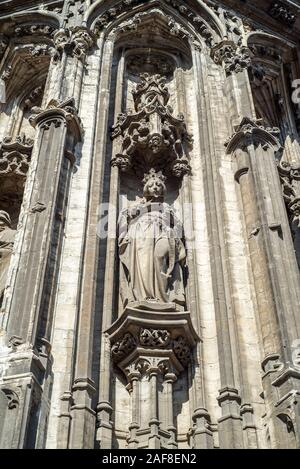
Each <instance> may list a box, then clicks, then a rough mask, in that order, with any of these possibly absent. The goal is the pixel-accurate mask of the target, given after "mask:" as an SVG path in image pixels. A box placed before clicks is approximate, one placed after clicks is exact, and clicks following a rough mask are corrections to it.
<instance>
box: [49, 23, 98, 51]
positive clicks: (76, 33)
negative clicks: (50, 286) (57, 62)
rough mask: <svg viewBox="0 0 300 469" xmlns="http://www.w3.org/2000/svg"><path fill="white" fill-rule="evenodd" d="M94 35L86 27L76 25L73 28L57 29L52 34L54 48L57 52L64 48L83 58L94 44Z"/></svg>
mask: <svg viewBox="0 0 300 469" xmlns="http://www.w3.org/2000/svg"><path fill="white" fill-rule="evenodd" d="M94 39H95V38H94V35H93V34H92V33H91V32H90V31H88V29H87V28H85V27H81V26H78V27H76V28H74V29H73V30H69V29H59V30H58V31H56V32H55V34H54V36H53V40H54V45H55V48H56V49H57V51H58V52H59V53H62V52H63V51H64V50H66V52H70V53H71V54H73V55H74V56H75V57H77V58H78V59H83V58H84V57H85V55H86V54H87V52H88V50H89V49H90V48H91V47H92V45H93V44H94Z"/></svg>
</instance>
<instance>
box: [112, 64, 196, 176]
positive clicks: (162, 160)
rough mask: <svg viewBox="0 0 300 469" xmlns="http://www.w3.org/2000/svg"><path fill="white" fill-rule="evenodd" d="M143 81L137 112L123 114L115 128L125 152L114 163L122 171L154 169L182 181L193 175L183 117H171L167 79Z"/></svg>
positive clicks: (144, 77) (137, 96)
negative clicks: (186, 176)
mask: <svg viewBox="0 0 300 469" xmlns="http://www.w3.org/2000/svg"><path fill="white" fill-rule="evenodd" d="M140 78H141V82H140V83H139V84H138V85H137V86H136V89H135V90H134V91H133V98H134V104H135V113H133V112H127V113H122V114H120V115H119V116H118V119H117V122H116V124H115V126H114V127H113V129H112V138H113V139H116V138H120V139H121V145H122V153H120V154H117V155H115V156H114V157H113V159H112V162H111V164H112V166H117V167H118V168H119V169H120V171H122V172H127V171H129V170H130V169H133V170H134V171H136V172H141V173H144V172H145V171H146V170H148V171H149V170H150V169H151V168H155V169H157V170H161V169H163V170H164V171H165V172H167V173H168V172H169V173H171V174H173V175H174V176H176V177H178V178H182V177H183V176H184V175H185V174H189V173H190V165H189V162H188V156H187V155H188V148H189V146H190V145H191V144H192V137H191V135H189V134H188V132H187V129H186V125H185V121H184V116H183V115H182V114H180V115H179V116H178V117H174V116H173V115H172V109H171V108H170V106H169V105H168V102H169V98H170V95H169V91H168V88H167V86H166V80H165V78H164V77H161V76H160V75H149V74H148V73H145V74H142V75H141V77H140Z"/></svg>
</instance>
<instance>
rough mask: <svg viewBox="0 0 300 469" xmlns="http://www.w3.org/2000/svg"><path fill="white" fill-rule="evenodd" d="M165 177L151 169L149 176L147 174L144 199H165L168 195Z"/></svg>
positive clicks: (144, 181)
mask: <svg viewBox="0 0 300 469" xmlns="http://www.w3.org/2000/svg"><path fill="white" fill-rule="evenodd" d="M165 180H166V178H165V176H164V175H163V174H162V172H161V171H160V172H156V171H155V169H150V171H149V173H148V174H145V177H144V180H143V183H144V197H145V198H146V199H147V200H153V199H163V198H164V195H165V193H166V185H165Z"/></svg>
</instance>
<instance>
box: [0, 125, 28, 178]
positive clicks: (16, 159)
mask: <svg viewBox="0 0 300 469" xmlns="http://www.w3.org/2000/svg"><path fill="white" fill-rule="evenodd" d="M32 147H33V140H31V139H29V138H26V136H25V135H24V134H23V135H21V136H17V137H16V138H12V137H5V138H4V139H3V140H2V142H0V179H1V178H2V177H5V178H7V177H15V178H21V179H25V178H26V175H27V172H28V168H29V164H30V159H31V152H32Z"/></svg>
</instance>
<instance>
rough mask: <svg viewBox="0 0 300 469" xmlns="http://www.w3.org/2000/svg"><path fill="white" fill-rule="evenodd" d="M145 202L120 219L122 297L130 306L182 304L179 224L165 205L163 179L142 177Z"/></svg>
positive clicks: (156, 175) (182, 253) (182, 251)
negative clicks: (131, 304)
mask: <svg viewBox="0 0 300 469" xmlns="http://www.w3.org/2000/svg"><path fill="white" fill-rule="evenodd" d="M143 183H144V199H143V201H141V202H140V203H138V204H137V205H135V206H133V207H130V208H128V209H125V210H123V211H122V212H121V214H120V219H119V256H120V260H121V273H120V276H121V296H122V300H123V304H124V307H125V306H127V305H128V304H130V303H136V302H144V303H145V302H147V303H148V304H149V307H150V308H151V304H152V305H153V303H156V304H162V303H163V304H170V303H176V304H178V305H180V306H183V305H184V304H185V293H184V281H183V267H184V265H185V260H186V251H185V247H184V244H183V241H182V224H181V222H180V221H179V220H178V219H177V218H176V216H175V214H174V211H173V210H172V208H171V207H170V206H169V205H168V204H167V203H165V202H164V195H165V192H166V186H165V177H164V176H163V175H162V173H157V172H155V170H154V169H152V170H151V171H150V172H149V173H148V174H147V175H145V179H144V181H143Z"/></svg>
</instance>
